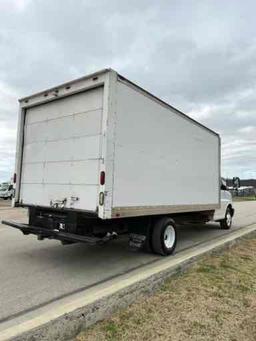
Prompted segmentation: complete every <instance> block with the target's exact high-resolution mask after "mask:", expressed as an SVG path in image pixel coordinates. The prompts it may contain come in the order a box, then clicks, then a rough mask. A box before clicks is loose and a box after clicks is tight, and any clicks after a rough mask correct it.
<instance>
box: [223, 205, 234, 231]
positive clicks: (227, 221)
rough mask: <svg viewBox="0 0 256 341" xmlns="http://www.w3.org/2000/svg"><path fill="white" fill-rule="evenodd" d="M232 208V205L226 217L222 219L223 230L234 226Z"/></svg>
mask: <svg viewBox="0 0 256 341" xmlns="http://www.w3.org/2000/svg"><path fill="white" fill-rule="evenodd" d="M232 216H233V215H232V210H231V208H230V207H228V208H227V210H226V214H225V218H224V219H223V220H221V221H220V228H221V229H222V230H229V229H230V228H231V226H232Z"/></svg>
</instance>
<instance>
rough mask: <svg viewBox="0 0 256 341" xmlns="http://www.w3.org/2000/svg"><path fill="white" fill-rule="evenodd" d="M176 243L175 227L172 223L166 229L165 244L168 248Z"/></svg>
mask: <svg viewBox="0 0 256 341" xmlns="http://www.w3.org/2000/svg"><path fill="white" fill-rule="evenodd" d="M174 243H175V229H174V227H173V226H172V225H168V226H167V227H166V229H165V231H164V245H165V247H166V248H167V249H170V248H172V247H173V245H174Z"/></svg>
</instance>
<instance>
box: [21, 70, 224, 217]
mask: <svg viewBox="0 0 256 341" xmlns="http://www.w3.org/2000/svg"><path fill="white" fill-rule="evenodd" d="M20 106H21V111H20V117H19V129H18V140H17V154H16V173H17V183H16V194H15V205H16V206H18V205H22V206H40V207H55V208H61V209H64V210H65V209H70V210H79V211H84V212H89V213H92V214H95V215H97V216H98V217H99V218H101V219H111V218H121V217H136V216H143V215H158V214H168V213H178V212H194V211H206V210H214V209H216V208H218V207H219V205H220V189H219V183H220V138H219V135H218V134H216V133H215V132H213V131H211V130H209V129H208V128H206V127H204V126H202V125H201V124H199V123H198V122H196V121H194V120H192V119H191V118H189V117H188V116H186V115H184V114H183V113H181V112H179V111H178V110H177V109H175V108H173V107H171V106H169V105H168V104H166V103H164V102H163V101H161V100H160V99H158V98H156V97H154V96H153V95H151V94H149V93H148V92H146V91H145V90H143V89H142V88H140V87H138V86H136V85H135V84H133V83H132V82H130V81H128V80H127V79H125V78H123V77H122V76H120V75H118V74H117V73H116V72H115V71H113V70H110V69H106V70H103V71H99V72H97V73H95V74H93V75H89V76H87V77H84V78H81V79H78V80H76V81H73V82H70V83H66V84H63V85H61V86H58V87H56V88H53V89H50V90H47V91H44V92H41V93H38V94H36V95H33V96H30V97H27V98H24V99H22V100H20ZM102 172H103V173H102ZM101 174H105V179H104V181H103V182H102V181H100V178H101ZM101 180H102V179H101Z"/></svg>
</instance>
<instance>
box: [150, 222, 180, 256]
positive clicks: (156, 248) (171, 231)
mask: <svg viewBox="0 0 256 341" xmlns="http://www.w3.org/2000/svg"><path fill="white" fill-rule="evenodd" d="M167 229H168V231H167ZM168 236H171V237H170V238H168ZM168 239H169V240H168ZM176 243H177V233H176V226H175V223H174V221H173V220H172V219H171V218H168V217H165V218H160V219H159V220H157V221H156V223H155V225H154V226H153V231H152V243H151V244H152V249H153V252H154V253H157V254H159V255H162V256H168V255H171V254H172V253H173V252H174V250H175V246H176ZM168 244H169V245H168Z"/></svg>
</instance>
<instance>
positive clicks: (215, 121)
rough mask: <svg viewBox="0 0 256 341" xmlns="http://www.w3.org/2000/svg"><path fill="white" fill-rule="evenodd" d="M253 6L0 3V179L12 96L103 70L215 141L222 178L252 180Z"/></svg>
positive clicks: (54, 0) (13, 112) (140, 0)
mask: <svg viewBox="0 0 256 341" xmlns="http://www.w3.org/2000/svg"><path fill="white" fill-rule="evenodd" d="M255 13H256V2H255V1H253V0H252V1H247V0H243V1H241V0H239V1H235V0H232V1H228V0H226V1H224V0H222V1H218V0H213V1H207V0H201V1H200V0H195V1H192V0H183V1H182V0H179V1H175V0H169V1H167V0H166V1H161V0H158V1H155V0H154V1H153V0H152V1H151V0H136V1H135V0H129V1H121V0H112V1H111V0H102V1H97V0H0V181H1V180H8V179H9V178H10V176H11V174H12V173H13V168H14V155H15V140H16V125H17V113H18V105H17V99H18V98H20V97H23V96H25V95H29V94H31V93H33V92H36V91H39V90H42V89H45V88H48V87H51V86H55V85H58V84H60V83H62V82H64V81H69V80H71V79H73V78H77V77H80V76H82V75H85V74H87V73H90V72H93V71H96V70H98V69H101V68H105V67H112V68H114V69H116V70H117V71H119V72H120V73H121V74H123V75H124V76H126V77H127V78H129V79H131V80H133V81H134V82H136V83H138V84H139V85H141V86H143V87H144V88H146V89H147V90H149V91H150V92H152V93H154V94H155V95H157V96H159V97H161V98H162V99H164V100H166V101H167V102H169V103H170V104H171V105H173V106H175V107H177V108H178V109H180V110H181V111H183V112H185V113H186V114H188V115H190V116H192V117H193V118H195V119H197V120H199V121H200V122H201V123H203V124H205V125H207V126H208V127H209V128H211V129H213V130H215V131H217V132H218V133H220V134H221V138H222V173H223V175H224V176H229V177H233V176H240V177H242V178H247V177H256V91H255V90H256V24H255V22H256V19H255V17H256V14H255Z"/></svg>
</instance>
